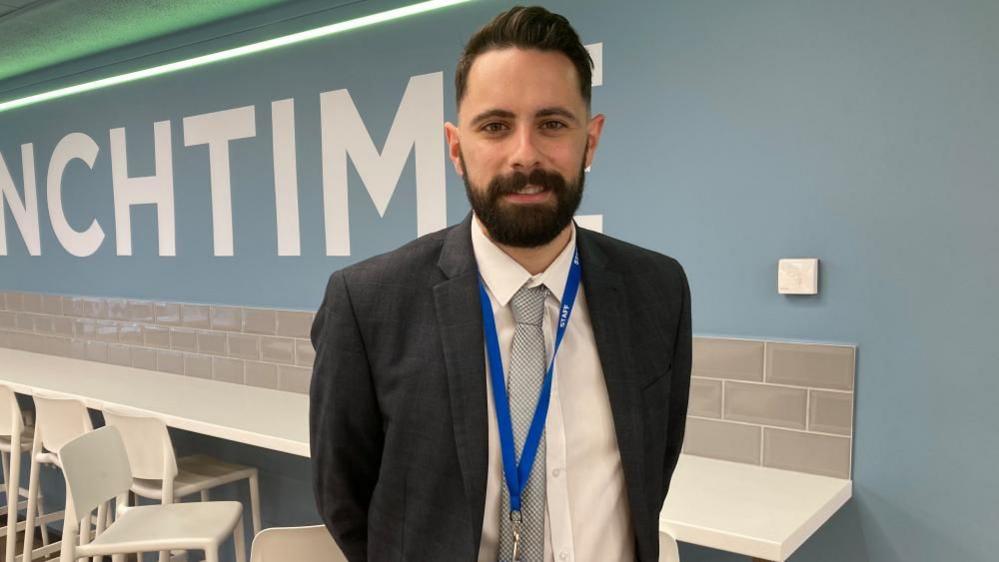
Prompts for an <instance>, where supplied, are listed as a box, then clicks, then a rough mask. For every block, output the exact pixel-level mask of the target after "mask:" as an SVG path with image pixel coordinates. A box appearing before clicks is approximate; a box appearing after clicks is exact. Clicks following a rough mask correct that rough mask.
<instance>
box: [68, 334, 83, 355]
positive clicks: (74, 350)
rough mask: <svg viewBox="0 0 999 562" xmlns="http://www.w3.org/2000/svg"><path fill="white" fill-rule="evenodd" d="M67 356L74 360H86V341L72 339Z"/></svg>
mask: <svg viewBox="0 0 999 562" xmlns="http://www.w3.org/2000/svg"><path fill="white" fill-rule="evenodd" d="M69 356H70V357H72V358H74V359H86V358H87V341H86V340H81V339H75V338H74V339H72V340H70V342H69Z"/></svg>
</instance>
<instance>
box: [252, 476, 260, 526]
mask: <svg viewBox="0 0 999 562" xmlns="http://www.w3.org/2000/svg"><path fill="white" fill-rule="evenodd" d="M250 516H251V517H252V518H253V536H254V537H255V536H257V533H259V532H260V529H261V527H262V525H261V523H260V477H259V476H258V475H257V473H254V474H253V476H250Z"/></svg>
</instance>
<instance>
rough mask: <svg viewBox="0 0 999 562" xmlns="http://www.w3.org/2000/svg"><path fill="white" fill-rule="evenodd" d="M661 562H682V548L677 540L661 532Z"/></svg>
mask: <svg viewBox="0 0 999 562" xmlns="http://www.w3.org/2000/svg"><path fill="white" fill-rule="evenodd" d="M659 562H680V548H679V546H678V545H677V544H676V539H674V538H673V537H672V536H670V535H669V534H668V533H664V532H662V531H659Z"/></svg>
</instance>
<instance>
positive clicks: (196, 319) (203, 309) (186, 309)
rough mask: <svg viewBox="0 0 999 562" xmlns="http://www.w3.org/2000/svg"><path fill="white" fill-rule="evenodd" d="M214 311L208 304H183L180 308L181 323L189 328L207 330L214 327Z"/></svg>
mask: <svg viewBox="0 0 999 562" xmlns="http://www.w3.org/2000/svg"><path fill="white" fill-rule="evenodd" d="M211 312H212V309H211V307H210V306H208V305H207V304H182V305H181V306H180V323H181V324H183V325H184V326H185V327H187V328H201V329H205V330H207V329H208V328H210V327H211V326H212V316H211Z"/></svg>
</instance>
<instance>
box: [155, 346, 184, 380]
mask: <svg viewBox="0 0 999 562" xmlns="http://www.w3.org/2000/svg"><path fill="white" fill-rule="evenodd" d="M156 370H157V371H163V372H165V373H173V374H175V375H183V374H184V354H183V353H181V352H179V351H169V350H165V349H161V350H158V351H157V352H156Z"/></svg>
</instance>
